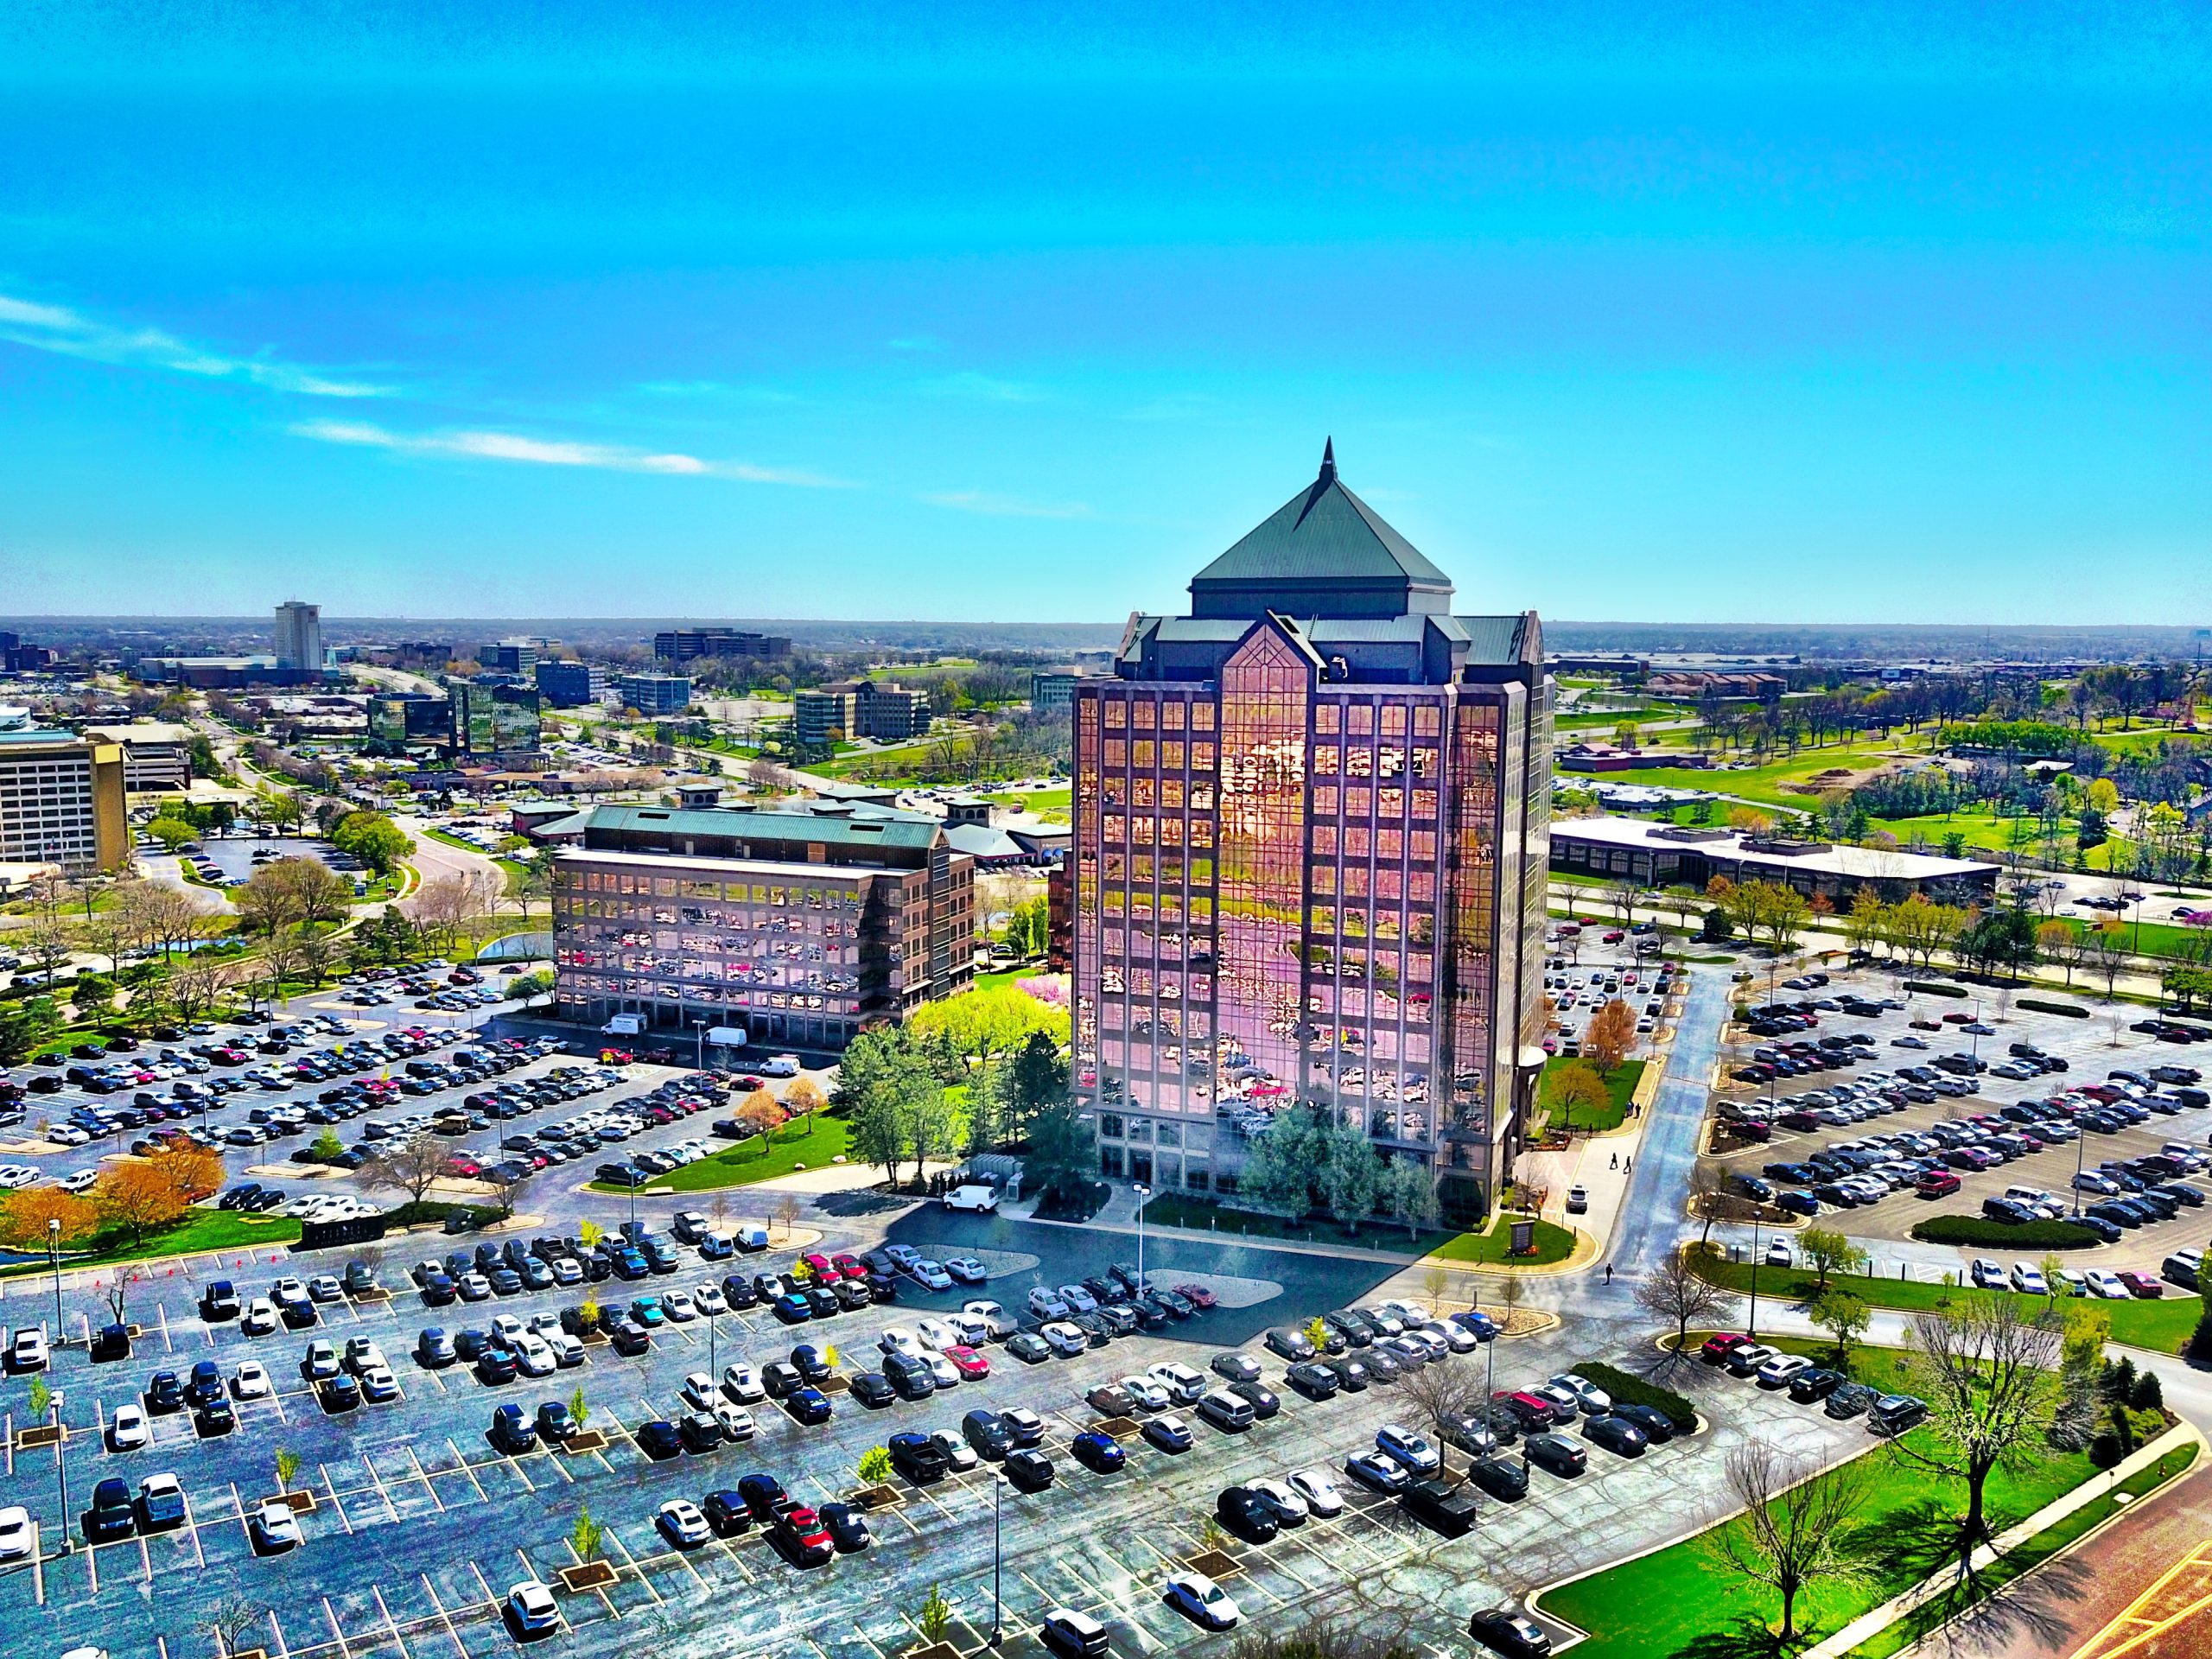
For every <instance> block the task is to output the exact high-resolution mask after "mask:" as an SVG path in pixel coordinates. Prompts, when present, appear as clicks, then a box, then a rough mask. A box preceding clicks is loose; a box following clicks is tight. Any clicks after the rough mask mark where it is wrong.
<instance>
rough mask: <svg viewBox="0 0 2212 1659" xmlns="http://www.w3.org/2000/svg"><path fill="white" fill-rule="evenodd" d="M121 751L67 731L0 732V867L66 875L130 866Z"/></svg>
mask: <svg viewBox="0 0 2212 1659" xmlns="http://www.w3.org/2000/svg"><path fill="white" fill-rule="evenodd" d="M129 862H130V823H129V821H128V820H127V819H126V818H125V817H124V754H123V748H122V746H121V745H119V744H116V743H109V742H104V741H99V740H98V739H95V738H91V737H74V736H72V735H71V734H69V733H67V732H46V731H8V732H4V733H0V864H33V865H37V864H54V865H58V866H60V869H61V871H62V873H63V874H67V875H73V876H76V875H90V874H92V873H93V872H95V871H98V870H119V869H121V868H123V867H124V865H126V864H128V863H129Z"/></svg>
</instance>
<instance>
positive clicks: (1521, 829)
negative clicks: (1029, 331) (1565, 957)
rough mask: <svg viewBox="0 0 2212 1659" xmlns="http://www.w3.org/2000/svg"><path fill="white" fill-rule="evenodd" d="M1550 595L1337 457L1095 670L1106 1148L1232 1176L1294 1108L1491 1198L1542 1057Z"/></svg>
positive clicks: (1087, 709)
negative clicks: (1353, 479)
mask: <svg viewBox="0 0 2212 1659" xmlns="http://www.w3.org/2000/svg"><path fill="white" fill-rule="evenodd" d="M1543 660H1544V659H1543V645H1542V638H1541V630H1540V629H1539V627H1538V625H1537V620H1536V617H1535V613H1533V612H1524V613H1517V614H1509V615H1503V616H1456V615H1454V614H1452V583H1451V581H1450V579H1449V578H1448V577H1446V575H1445V574H1444V573H1443V572H1442V571H1441V570H1440V569H1437V567H1436V566H1435V565H1433V564H1432V563H1429V561H1428V560H1427V558H1425V557H1424V556H1422V555H1421V553H1420V552H1418V551H1417V550H1415V549H1414V547H1413V546H1412V545H1411V544H1410V543H1408V542H1407V541H1406V539H1405V537H1402V536H1401V535H1399V534H1398V532H1397V531H1395V530H1393V529H1392V528H1391V527H1390V526H1389V524H1385V523H1384V522H1383V519H1382V518H1379V517H1378V516H1377V515H1376V513H1375V512H1374V510H1373V509H1372V508H1370V507H1369V506H1368V505H1366V504H1365V503H1364V502H1363V501H1361V500H1360V499H1358V498H1357V496H1355V495H1353V494H1352V493H1351V491H1350V490H1348V489H1346V488H1345V487H1344V485H1343V484H1342V483H1341V482H1339V481H1338V477H1337V469H1336V464H1335V458H1334V455H1333V454H1332V453H1325V454H1324V456H1323V459H1322V463H1321V472H1320V476H1319V478H1318V479H1316V480H1314V482H1313V484H1311V485H1309V486H1306V488H1305V489H1303V490H1300V492H1299V493H1297V494H1296V495H1294V496H1293V497H1292V498H1291V499H1290V500H1289V501H1287V502H1286V503H1285V504H1284V505H1283V506H1282V507H1281V509H1280V510H1279V511H1277V512H1275V513H1274V515H1273V516H1272V517H1270V518H1268V519H1267V521H1266V522H1265V523H1263V524H1261V525H1260V526H1259V527H1258V528H1256V529H1255V530H1254V531H1252V532H1251V533H1250V534H1249V535H1248V536H1246V537H1244V538H1243V540H1242V541H1240V542H1239V543H1236V546H1234V547H1232V548H1230V550H1228V551H1227V552H1226V553H1224V554H1223V555H1222V556H1220V557H1219V558H1217V559H1216V560H1215V561H1214V562H1213V563H1211V564H1210V565H1208V566H1207V567H1206V568H1205V569H1204V570H1202V571H1200V572H1199V573H1198V575H1197V576H1196V577H1195V578H1194V579H1193V580H1192V583H1191V611H1190V614H1189V615H1187V616H1179V617H1171V616H1138V617H1135V618H1133V619H1131V621H1130V623H1129V626H1128V632H1127V633H1126V634H1125V635H1124V637H1123V643H1122V648H1121V651H1120V652H1119V653H1118V655H1117V656H1116V660H1115V663H1114V677H1113V678H1110V679H1095V680H1084V681H1082V682H1081V683H1078V684H1077V687H1076V688H1075V692H1074V696H1075V719H1074V740H1075V797H1074V817H1075V835H1074V839H1075V893H1074V900H1073V905H1072V910H1073V912H1074V914H1073V923H1074V927H1073V932H1074V940H1073V944H1074V952H1073V954H1074V964H1073V977H1074V997H1075V1073H1076V1086H1077V1092H1078V1094H1079V1096H1081V1097H1082V1098H1083V1099H1084V1102H1085V1103H1086V1104H1088V1105H1089V1106H1090V1107H1091V1108H1092V1109H1094V1110H1095V1111H1096V1115H1097V1122H1098V1130H1099V1136H1098V1139H1099V1148H1100V1156H1101V1161H1102V1165H1103V1169H1104V1171H1105V1173H1108V1174H1109V1175H1120V1176H1125V1177H1127V1178H1128V1179H1133V1180H1141V1181H1147V1182H1150V1183H1153V1184H1154V1185H1165V1186H1169V1187H1179V1188H1183V1189H1185V1190H1188V1191H1192V1192H1218V1191H1222V1190H1224V1188H1230V1187H1233V1185H1234V1184H1235V1182H1236V1179H1237V1176H1238V1172H1239V1170H1240V1168H1241V1166H1242V1165H1243V1160H1244V1157H1245V1154H1246V1149H1247V1148H1248V1147H1249V1145H1250V1143H1251V1139H1252V1137H1253V1136H1255V1135H1265V1134H1267V1133H1268V1125H1269V1123H1270V1122H1271V1121H1272V1119H1273V1117H1274V1114H1275V1113H1277V1112H1278V1111H1280V1110H1281V1109H1284V1108H1286V1107H1287V1106H1290V1105H1293V1104H1304V1105H1306V1106H1309V1107H1311V1108H1312V1109H1313V1110H1315V1111H1316V1112H1318V1113H1319V1114H1321V1115H1322V1116H1324V1117H1325V1118H1326V1119H1329V1120H1331V1121H1333V1122H1337V1123H1339V1124H1342V1125H1345V1126H1348V1127H1351V1128H1357V1130H1358V1131H1359V1132H1360V1133H1361V1134H1362V1135H1365V1136H1366V1137H1367V1139H1368V1140H1369V1141H1370V1143H1371V1144H1372V1145H1373V1146H1374V1147H1375V1148H1376V1151H1377V1152H1378V1153H1380V1154H1382V1155H1383V1157H1385V1158H1387V1159H1389V1160H1393V1161H1398V1160H1410V1161H1411V1162H1413V1163H1414V1165H1416V1166H1418V1167H1420V1168H1421V1169H1423V1170H1426V1171H1428V1172H1430V1173H1432V1174H1433V1176H1434V1177H1435V1179H1436V1180H1437V1183H1438V1196H1439V1198H1440V1203H1441V1205H1442V1206H1443V1208H1444V1210H1445V1211H1446V1215H1447V1216H1450V1217H1455V1218H1466V1217H1478V1216H1481V1215H1483V1214H1485V1213H1487V1212H1488V1211H1490V1210H1491V1207H1492V1206H1493V1205H1494V1204H1495V1202H1496V1195H1497V1187H1498V1183H1499V1182H1500V1180H1501V1179H1503V1178H1504V1177H1505V1176H1506V1174H1507V1173H1509V1172H1510V1166H1511V1160H1512V1158H1513V1157H1514V1155H1515V1154H1516V1152H1517V1151H1518V1150H1519V1147H1520V1145H1521V1141H1522V1134H1523V1132H1524V1126H1525V1114H1526V1112H1527V1109H1528V1108H1529V1099H1530V1096H1531V1093H1532V1091H1533V1085H1534V1083H1535V1077H1536V1075H1537V1072H1538V1071H1540V1070H1541V1063H1542V1059H1543V1054H1542V1051H1541V1048H1539V1047H1537V1046H1536V1045H1537V1044H1538V1043H1539V1042H1540V1041H1541V1037H1542V1025H1543V1013H1542V1003H1543V965H1544V964H1543V942H1544V925H1545V910H1546V896H1547V884H1548V868H1547V865H1548V856H1547V849H1548V839H1549V834H1550V801H1551V795H1550V781H1551V779H1550V774H1551V741H1552V682H1551V679H1550V677H1549V676H1548V675H1547V674H1546V673H1545V671H1544V666H1543Z"/></svg>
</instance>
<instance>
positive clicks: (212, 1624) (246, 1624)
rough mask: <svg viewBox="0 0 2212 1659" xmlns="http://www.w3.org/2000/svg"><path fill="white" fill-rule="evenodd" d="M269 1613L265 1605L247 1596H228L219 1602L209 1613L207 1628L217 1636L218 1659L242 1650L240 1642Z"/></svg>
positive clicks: (228, 1656)
mask: <svg viewBox="0 0 2212 1659" xmlns="http://www.w3.org/2000/svg"><path fill="white" fill-rule="evenodd" d="M269 1615H270V1610H269V1608H268V1607H267V1606H266V1605H264V1604H263V1603H261V1602H257V1601H255V1600H253V1599H251V1598H249V1597H247V1596H244V1595H231V1596H226V1597H224V1598H223V1599H222V1600H220V1601H219V1602H217V1603H216V1604H215V1605H214V1607H213V1609H211V1610H210V1611H209V1612H208V1615H207V1628H208V1629H209V1630H211V1631H213V1634H214V1637H215V1651H216V1656H217V1659H230V1656H231V1655H232V1654H234V1653H237V1652H238V1651H240V1644H241V1643H244V1642H245V1640H246V1638H247V1637H248V1635H249V1633H251V1631H252V1630H253V1629H254V1627H255V1626H257V1624H260V1623H261V1621H262V1620H264V1619H265V1618H268V1617H269Z"/></svg>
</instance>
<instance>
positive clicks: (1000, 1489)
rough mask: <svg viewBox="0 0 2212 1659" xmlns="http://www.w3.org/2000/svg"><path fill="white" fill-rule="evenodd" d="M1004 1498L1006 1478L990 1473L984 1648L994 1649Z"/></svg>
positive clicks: (1000, 1615)
mask: <svg viewBox="0 0 2212 1659" xmlns="http://www.w3.org/2000/svg"><path fill="white" fill-rule="evenodd" d="M1005 1496H1006V1477H1005V1476H1004V1475H1002V1474H1001V1473H1000V1472H999V1471H997V1470H995V1469H994V1470H992V1471H991V1634H990V1639H989V1640H988V1641H987V1642H986V1643H984V1646H986V1647H989V1648H996V1647H997V1646H998V1644H999V1637H1000V1635H1001V1619H1002V1618H1003V1616H1004V1611H1005V1606H1004V1603H1003V1602H1001V1599H1000V1597H999V1560H1000V1557H999V1503H1000V1500H1001V1498H1003V1497H1005Z"/></svg>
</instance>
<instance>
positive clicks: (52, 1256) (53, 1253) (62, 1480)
mask: <svg viewBox="0 0 2212 1659" xmlns="http://www.w3.org/2000/svg"><path fill="white" fill-rule="evenodd" d="M46 1255H47V1260H48V1261H49V1262H52V1263H53V1265H54V1344H55V1345H56V1346H58V1345H59V1344H60V1341H61V1218H60V1217H59V1216H49V1217H47V1221H46ZM52 1352H53V1349H52V1348H49V1349H48V1353H49V1354H51V1353H52ZM49 1363H50V1362H49ZM50 1403H51V1405H52V1406H53V1408H54V1480H55V1482H56V1483H57V1484H59V1485H60V1493H61V1548H60V1550H59V1551H58V1552H56V1553H57V1554H63V1555H67V1554H68V1553H69V1552H70V1550H71V1548H73V1545H72V1543H71V1541H70V1537H69V1464H68V1460H67V1459H66V1458H64V1457H63V1456H62V1452H63V1450H64V1448H63V1446H62V1444H61V1395H60V1393H58V1392H57V1393H55V1394H54V1396H53V1398H52V1400H51V1402H50Z"/></svg>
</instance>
